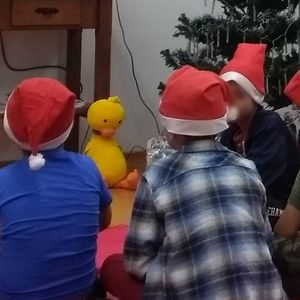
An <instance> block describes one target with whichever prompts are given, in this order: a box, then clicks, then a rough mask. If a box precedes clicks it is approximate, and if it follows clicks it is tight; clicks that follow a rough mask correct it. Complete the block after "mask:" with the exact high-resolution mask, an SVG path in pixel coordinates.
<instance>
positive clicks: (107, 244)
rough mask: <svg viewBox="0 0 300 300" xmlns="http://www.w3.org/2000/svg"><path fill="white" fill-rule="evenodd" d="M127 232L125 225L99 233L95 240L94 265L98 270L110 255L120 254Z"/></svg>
mask: <svg viewBox="0 0 300 300" xmlns="http://www.w3.org/2000/svg"><path fill="white" fill-rule="evenodd" d="M127 231H128V226H127V225H118V226H113V227H109V228H108V229H106V230H104V231H103V232H101V233H99V235H98V239H97V256H96V263H97V269H98V270H99V269H100V268H101V266H102V264H103V262H104V260H105V259H106V258H107V257H109V256H110V255H112V254H122V253H123V248H124V242H125V237H126V234H127Z"/></svg>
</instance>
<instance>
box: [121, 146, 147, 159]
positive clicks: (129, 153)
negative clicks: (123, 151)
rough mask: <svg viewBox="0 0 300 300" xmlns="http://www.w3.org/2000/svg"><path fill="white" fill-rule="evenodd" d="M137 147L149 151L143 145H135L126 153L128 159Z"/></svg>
mask: <svg viewBox="0 0 300 300" xmlns="http://www.w3.org/2000/svg"><path fill="white" fill-rule="evenodd" d="M135 149H140V150H142V151H143V152H147V150H146V149H145V148H143V147H141V146H133V147H132V148H131V149H130V151H129V152H128V153H127V155H126V157H125V158H126V160H128V159H129V157H130V156H131V155H132V153H133V151H134V150H135Z"/></svg>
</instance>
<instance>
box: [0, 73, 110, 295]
mask: <svg viewBox="0 0 300 300" xmlns="http://www.w3.org/2000/svg"><path fill="white" fill-rule="evenodd" d="M74 103H75V96H74V94H73V93H71V92H70V91H69V90H68V89H67V88H66V87H65V86H63V85H62V84H61V83H59V82H58V81H56V80H52V79H46V78H33V79H29V80H25V81H24V82H22V83H21V84H20V85H19V86H18V87H17V88H16V89H15V90H14V91H13V92H12V94H11V95H10V97H9V99H8V102H7V106H6V110H5V116H4V129H5V131H6V132H7V134H8V136H9V137H10V138H11V139H12V140H13V141H14V142H15V143H16V144H17V145H18V146H19V147H20V148H21V149H22V150H23V151H24V153H25V157H24V159H21V160H19V161H17V162H16V163H14V164H12V165H10V166H8V167H6V168H3V169H1V170H0V182H1V185H0V223H1V228H0V232H1V234H0V236H1V238H0V242H1V252H0V270H1V272H0V299H1V300H33V299H35V300H43V299H47V300H67V299H68V300H73V299H83V298H82V297H83V296H85V295H87V294H88V292H89V291H90V289H91V288H92V286H93V283H94V281H95V278H96V268H95V252H96V238H97V233H98V231H99V220H100V228H105V227H107V226H108V224H109V222H110V202H111V196H110V194H109V191H108V190H107V188H106V186H105V184H104V182H103V180H102V178H101V176H100V174H99V172H98V169H97V167H96V166H95V165H94V163H93V162H92V161H91V160H90V159H89V158H87V157H86V156H81V155H78V154H75V153H68V152H66V151H64V150H63V149H62V147H61V146H62V145H63V143H64V142H65V140H66V139H67V138H68V136H69V134H70V132H71V129H72V125H73V121H74ZM99 211H100V219H99Z"/></svg>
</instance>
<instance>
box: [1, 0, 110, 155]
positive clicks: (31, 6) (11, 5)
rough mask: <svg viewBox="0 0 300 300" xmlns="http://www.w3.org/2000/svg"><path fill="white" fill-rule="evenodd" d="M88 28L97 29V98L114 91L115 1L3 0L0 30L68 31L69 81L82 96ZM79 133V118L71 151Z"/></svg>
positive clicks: (76, 142) (67, 80) (71, 142)
mask: <svg viewBox="0 0 300 300" xmlns="http://www.w3.org/2000/svg"><path fill="white" fill-rule="evenodd" d="M87 28H95V29H96V30H95V41H96V49H95V55H96V59H95V99H99V98H107V97H108V96H109V94H110V59H111V30H112V0H0V31H5V30H35V29H38V30H41V29H47V30H49V29H63V30H67V31H68V50H67V62H66V67H67V75H66V84H67V86H68V87H69V88H70V89H71V90H72V91H73V92H74V93H75V94H76V95H77V96H78V97H79V96H80V82H81V48H82V29H87ZM28 76H30V74H28ZM83 114H84V113H83ZM78 136H79V117H77V118H76V120H75V125H74V129H73V132H72V134H71V136H70V139H69V140H68V143H67V148H68V149H69V150H74V151H76V150H78V149H79V145H78Z"/></svg>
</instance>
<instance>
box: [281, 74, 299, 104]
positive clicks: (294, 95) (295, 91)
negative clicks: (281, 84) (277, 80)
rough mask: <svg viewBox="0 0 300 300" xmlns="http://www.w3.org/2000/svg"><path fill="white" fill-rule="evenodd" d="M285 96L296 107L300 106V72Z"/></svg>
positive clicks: (290, 84) (295, 76)
mask: <svg viewBox="0 0 300 300" xmlns="http://www.w3.org/2000/svg"><path fill="white" fill-rule="evenodd" d="M284 94H285V95H286V96H287V97H288V98H289V99H290V100H291V101H292V102H293V103H295V104H296V105H298V106H300V71H298V72H297V73H296V74H295V75H294V77H293V78H292V79H291V80H290V82H289V84H288V85H287V86H286V88H285V90H284Z"/></svg>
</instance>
